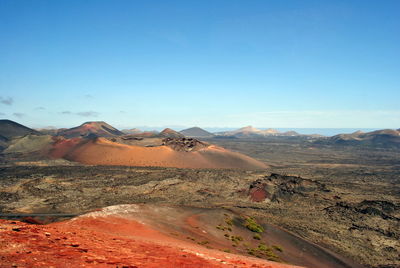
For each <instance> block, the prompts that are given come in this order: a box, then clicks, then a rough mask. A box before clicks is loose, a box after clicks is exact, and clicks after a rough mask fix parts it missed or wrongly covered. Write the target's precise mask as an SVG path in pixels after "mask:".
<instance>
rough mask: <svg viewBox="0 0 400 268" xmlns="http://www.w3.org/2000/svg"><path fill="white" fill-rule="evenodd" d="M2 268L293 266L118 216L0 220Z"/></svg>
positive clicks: (282, 267)
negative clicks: (209, 246) (42, 222)
mask: <svg viewBox="0 0 400 268" xmlns="http://www.w3.org/2000/svg"><path fill="white" fill-rule="evenodd" d="M0 267H191V268H192V267H263V268H266V267H270V268H288V267H294V266H290V265H285V264H280V263H275V262H269V261H264V260H261V259H256V258H250V257H246V256H240V255H234V254H229V253H225V252H221V251H218V250H210V249H206V248H203V247H201V246H199V245H196V244H193V243H190V242H186V241H182V240H178V239H175V238H173V237H169V236H167V235H165V234H162V233H160V232H158V231H157V230H155V229H152V228H151V227H149V226H147V225H144V224H142V223H139V222H137V221H134V220H132V219H126V218H122V217H115V216H104V217H103V216H100V217H86V216H84V217H78V218H76V219H73V220H69V221H65V222H59V223H52V224H48V225H33V224H27V223H22V222H18V221H9V220H0Z"/></svg>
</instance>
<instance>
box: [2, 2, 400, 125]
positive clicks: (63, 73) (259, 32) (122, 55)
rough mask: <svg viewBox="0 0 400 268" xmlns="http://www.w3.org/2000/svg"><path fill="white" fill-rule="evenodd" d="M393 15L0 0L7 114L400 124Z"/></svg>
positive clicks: (264, 5) (151, 121) (60, 119)
mask: <svg viewBox="0 0 400 268" xmlns="http://www.w3.org/2000/svg"><path fill="white" fill-rule="evenodd" d="M399 12H400V1H397V0H394V1H386V0H383V1H378V0H376V1H366V0H360V1H349V0H343V1H341V0H338V1H319V0H318V1H297V0H296V1H281V0H279V1H278V0H276V1H266V0H259V1H257V0H252V1H245V0H242V1H235V0H226V1H224V0H218V1H215V0H212V1H211V0H210V1H206V0H201V1H187V0H185V1H134V0H129V1H128V0H127V1H118V0H116V1H111V0H108V1H101V0H85V1H73V0H57V1H54V0H48V1H42V0H35V1H31V0H29V1H20V0H0V117H1V118H9V119H12V120H15V121H18V122H21V123H23V124H26V125H28V126H33V127H40V126H57V127H70V126H75V125H77V124H80V123H82V122H84V121H90V120H104V121H107V122H109V123H110V124H112V125H115V126H117V127H133V126H143V125H151V126H167V125H168V126H177V125H179V126H192V125H198V126H202V127H240V126H244V125H249V124H251V125H254V126H256V127H277V128H279V127H280V128H282V127H287V128H291V127H310V128H320V127H332V128H344V127H352V128H399V127H400V16H399Z"/></svg>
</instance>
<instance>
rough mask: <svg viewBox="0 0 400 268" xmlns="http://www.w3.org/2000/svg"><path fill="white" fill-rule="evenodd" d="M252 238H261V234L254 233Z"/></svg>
mask: <svg viewBox="0 0 400 268" xmlns="http://www.w3.org/2000/svg"><path fill="white" fill-rule="evenodd" d="M253 238H254V239H256V240H261V235H260V234H255V235H253Z"/></svg>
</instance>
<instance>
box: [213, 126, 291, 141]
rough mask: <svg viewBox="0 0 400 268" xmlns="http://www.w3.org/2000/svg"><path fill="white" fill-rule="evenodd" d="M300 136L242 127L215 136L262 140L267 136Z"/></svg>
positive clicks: (272, 130) (273, 130)
mask: <svg viewBox="0 0 400 268" xmlns="http://www.w3.org/2000/svg"><path fill="white" fill-rule="evenodd" d="M295 134H296V135H298V134H297V133H296V132H294V131H292V132H285V133H281V132H279V131H278V130H276V129H272V128H269V129H265V130H261V129H258V128H255V127H252V126H247V127H242V128H239V129H237V130H232V131H225V132H218V133H215V135H217V136H219V137H224V136H225V137H235V138H260V137H266V136H293V135H295Z"/></svg>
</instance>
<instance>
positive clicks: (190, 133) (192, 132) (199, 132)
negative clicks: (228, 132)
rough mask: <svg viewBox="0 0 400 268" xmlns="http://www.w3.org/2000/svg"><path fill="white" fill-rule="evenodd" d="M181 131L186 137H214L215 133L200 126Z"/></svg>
mask: <svg viewBox="0 0 400 268" xmlns="http://www.w3.org/2000/svg"><path fill="white" fill-rule="evenodd" d="M180 133H182V134H183V135H185V136H186V137H193V138H207V137H212V136H214V134H212V133H210V132H208V131H206V130H204V129H202V128H199V127H191V128H187V129H184V130H181V131H180Z"/></svg>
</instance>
